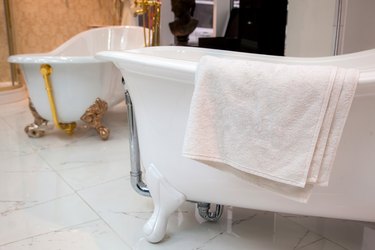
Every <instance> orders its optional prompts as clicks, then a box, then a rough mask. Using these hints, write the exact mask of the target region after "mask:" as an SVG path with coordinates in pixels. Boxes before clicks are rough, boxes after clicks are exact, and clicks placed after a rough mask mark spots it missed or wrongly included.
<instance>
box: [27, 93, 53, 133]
mask: <svg viewBox="0 0 375 250" xmlns="http://www.w3.org/2000/svg"><path fill="white" fill-rule="evenodd" d="M29 109H30V111H31V114H32V115H33V117H34V123H31V124H29V125H27V126H26V127H25V133H26V134H27V135H28V136H29V137H31V138H39V137H42V136H44V133H45V131H44V129H45V127H46V126H47V123H48V121H47V120H46V119H44V118H43V117H41V116H40V115H39V113H38V111H36V109H35V107H34V105H33V103H32V102H31V100H30V99H29Z"/></svg>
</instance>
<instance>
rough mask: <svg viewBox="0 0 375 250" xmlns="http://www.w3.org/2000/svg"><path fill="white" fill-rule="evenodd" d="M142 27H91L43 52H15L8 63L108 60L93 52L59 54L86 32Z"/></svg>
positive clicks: (97, 61)
mask: <svg viewBox="0 0 375 250" xmlns="http://www.w3.org/2000/svg"><path fill="white" fill-rule="evenodd" d="M143 29H144V28H143V27H141V26H131V25H119V26H115V25H112V26H105V27H99V28H92V29H88V30H84V31H82V32H80V33H78V34H76V35H74V36H72V37H71V38H69V39H68V40H67V41H65V42H64V43H62V44H60V45H59V46H58V47H56V48H55V49H53V50H51V51H49V52H45V53H24V54H15V55H11V56H9V57H8V62H9V63H17V64H33V63H35V64H45V63H54V64H65V63H69V64H74V63H77V64H80V63H101V62H109V60H103V59H98V58H96V57H95V54H94V53H93V54H92V55H87V56H60V55H59V54H60V53H61V52H63V51H64V50H65V48H66V47H67V46H69V45H71V44H72V43H75V41H76V40H78V39H81V38H83V37H86V36H87V34H88V33H91V32H96V31H97V32H100V31H108V32H109V31H112V30H139V31H142V32H143Z"/></svg>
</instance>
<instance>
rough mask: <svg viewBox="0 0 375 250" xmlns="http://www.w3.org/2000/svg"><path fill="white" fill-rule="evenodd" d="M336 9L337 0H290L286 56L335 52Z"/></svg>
mask: <svg viewBox="0 0 375 250" xmlns="http://www.w3.org/2000/svg"><path fill="white" fill-rule="evenodd" d="M355 1H357V0H355ZM370 1H373V0H370ZM335 9H336V0H289V3H288V21H287V27H286V39H285V55H287V56H325V55H333V46H334V39H335V30H336V27H335V14H336V13H335Z"/></svg>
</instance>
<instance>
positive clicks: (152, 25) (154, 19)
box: [134, 0, 161, 47]
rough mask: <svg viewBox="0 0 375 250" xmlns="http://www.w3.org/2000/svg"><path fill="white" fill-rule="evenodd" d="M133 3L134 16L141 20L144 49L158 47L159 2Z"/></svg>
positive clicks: (143, 0)
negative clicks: (134, 8)
mask: <svg viewBox="0 0 375 250" xmlns="http://www.w3.org/2000/svg"><path fill="white" fill-rule="evenodd" d="M134 3H135V6H136V11H135V14H136V15H138V16H140V15H142V18H143V33H144V41H145V47H150V46H158V45H160V10H161V0H135V2H134ZM147 28H148V30H147Z"/></svg>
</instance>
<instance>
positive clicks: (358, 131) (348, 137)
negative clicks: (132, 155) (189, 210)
mask: <svg viewBox="0 0 375 250" xmlns="http://www.w3.org/2000/svg"><path fill="white" fill-rule="evenodd" d="M207 54H210V55H214V56H221V57H222V56H228V57H241V58H248V59H253V60H261V61H269V62H283V63H302V64H332V65H339V66H342V67H354V68H358V69H359V70H360V71H361V76H360V82H359V86H358V88H357V92H356V96H355V99H354V101H353V104H352V107H351V110H350V114H349V117H348V120H347V123H346V126H345V129H344V132H343V136H342V139H341V143H340V146H339V149H338V152H337V156H336V160H335V166H334V169H333V172H332V174H331V178H330V183H329V186H328V187H316V188H315V189H314V191H313V194H312V196H311V198H310V199H309V201H308V203H307V204H302V203H298V202H294V201H291V200H288V199H286V198H283V197H280V196H278V195H275V194H273V193H272V192H269V191H265V190H261V189H259V188H257V187H255V186H253V185H252V184H250V183H248V182H247V181H245V180H243V179H242V178H239V177H237V176H236V175H233V174H231V173H228V172H225V171H221V170H218V169H216V168H213V167H210V166H207V165H204V164H201V163H198V162H195V161H192V160H189V159H187V158H184V157H182V156H181V152H182V143H183V138H184V132H185V126H186V122H187V118H188V112H189V106H190V99H191V97H192V93H193V89H194V72H195V70H196V66H197V61H198V59H199V58H200V57H201V56H202V55H207ZM97 56H98V57H99V58H103V59H109V60H112V61H113V62H114V63H115V64H116V66H117V67H119V68H120V69H121V72H122V74H123V75H124V77H125V81H126V86H127V88H128V89H129V92H130V95H131V98H132V101H133V104H134V109H135V116H136V122H137V128H138V136H139V145H140V156H141V161H142V164H143V166H144V167H145V168H146V180H147V185H148V187H149V189H150V193H151V195H152V198H153V201H154V204H155V211H154V214H153V215H152V217H151V218H150V219H149V221H148V222H147V223H146V225H145V227H144V232H145V235H146V238H147V239H148V240H149V241H151V242H158V241H160V240H161V239H163V237H164V234H165V231H166V224H167V219H168V216H169V215H170V214H171V213H172V212H174V211H175V209H177V207H178V206H179V205H180V204H181V203H182V202H183V201H185V200H191V201H201V202H211V203H216V204H224V205H231V206H238V207H244V208H251V209H260V210H269V211H275V212H286V213H294V214H302V215H311V216H323V217H331V218H344V219H353V220H364V221H375V198H374V197H375V181H374V178H375V50H369V51H363V52H360V53H355V54H348V55H343V56H336V57H326V58H288V57H275V56H266V55H256V54H245V53H234V52H228V51H217V50H208V49H199V48H187V47H186V48H185V47H153V48H146V49H137V50H131V51H126V52H101V53H99V54H98V55H97Z"/></svg>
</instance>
